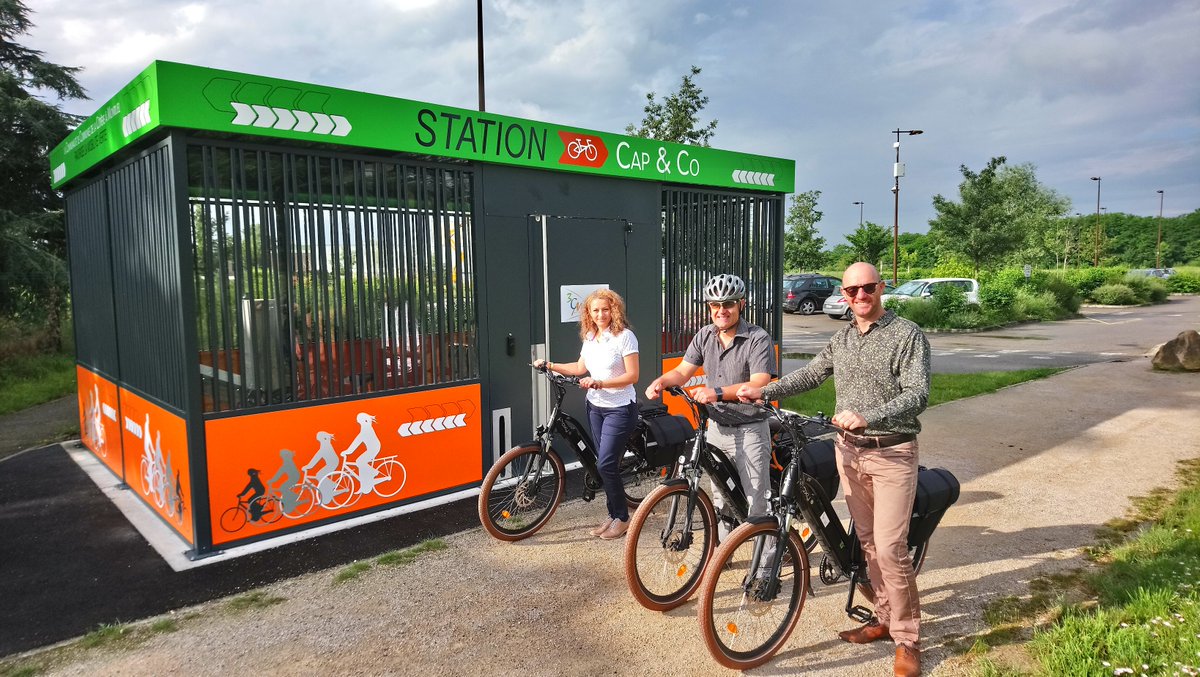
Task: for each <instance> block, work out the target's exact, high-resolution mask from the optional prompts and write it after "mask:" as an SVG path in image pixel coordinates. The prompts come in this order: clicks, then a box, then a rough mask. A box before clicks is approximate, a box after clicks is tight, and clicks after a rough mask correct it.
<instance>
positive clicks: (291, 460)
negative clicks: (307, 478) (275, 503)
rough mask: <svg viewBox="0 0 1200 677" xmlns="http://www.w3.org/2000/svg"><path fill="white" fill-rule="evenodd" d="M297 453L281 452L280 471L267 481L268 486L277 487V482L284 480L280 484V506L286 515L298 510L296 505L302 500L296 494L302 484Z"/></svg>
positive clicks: (281, 450)
mask: <svg viewBox="0 0 1200 677" xmlns="http://www.w3.org/2000/svg"><path fill="white" fill-rule="evenodd" d="M295 456H296V453H295V452H294V451H292V450H291V449H280V450H279V460H280V465H279V470H277V471H276V472H275V474H274V475H272V476H271V479H269V480H267V484H269V485H271V486H275V482H276V481H278V480H280V478H283V479H282V481H280V482H279V487H278V488H279V504H280V505H281V506H282V507H283V511H284V512H285V513H289V512H292V511H293V510H295V509H296V503H297V502H298V501H299V499H300V495H299V494H298V493H296V486H297V485H298V484H300V469H299V468H297V467H296V461H295Z"/></svg>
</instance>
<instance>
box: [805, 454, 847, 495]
mask: <svg viewBox="0 0 1200 677" xmlns="http://www.w3.org/2000/svg"><path fill="white" fill-rule="evenodd" d="M800 469H801V470H803V471H804V474H806V475H810V476H811V477H812V478H813V479H815V480H816V481H817V484H820V485H821V489H823V490H824V491H825V497H826V498H828V499H829V500H831V501H832V500H833V499H834V498H835V497H836V496H837V491H838V485H839V484H840V481H839V479H838V466H837V453H836V452H835V451H834V450H833V440H830V439H824V440H812V441H810V442H809V443H808V445H807V446H805V447H804V454H802V455H801V456H800Z"/></svg>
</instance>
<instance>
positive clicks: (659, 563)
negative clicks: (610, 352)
mask: <svg viewBox="0 0 1200 677" xmlns="http://www.w3.org/2000/svg"><path fill="white" fill-rule="evenodd" d="M666 392H668V393H671V394H672V395H677V396H679V397H682V398H683V399H684V401H686V402H687V403H688V405H689V406H690V407H691V408H692V411H693V412H694V413H695V416H696V421H697V422H698V425H697V432H696V437H695V439H694V440H693V441H692V446H691V451H690V452H689V453H688V454H687V455H686V456H684V457H682V458H681V459H680V460H681V462H682V464H681V466H680V468H679V472H678V474H677V475H676V476H675V477H673V478H672V479H670V480H668V481H666V482H664V483H663V484H662V486H660V487H658V488H656V489H655V490H654V491H652V492H650V494H649V495H648V496H646V498H645V500H643V501H642V504H641V506H639V507H638V509H637V512H635V513H634V514H633V517H632V518H631V519H630V521H629V531H628V532H627V533H626V534H625V539H626V540H625V582H626V583H627V584H628V585H629V591H630V592H631V593H633V597H634V599H636V600H637V601H638V603H639V604H641V605H642V606H644V607H646V608H647V609H651V610H653V611H667V610H669V609H673V608H675V607H677V606H679V605H680V604H683V603H684V602H686V601H687V600H688V598H689V597H691V595H692V593H694V592H695V591H696V588H697V587H698V586H699V585H700V576H701V574H702V573H703V572H704V567H705V564H706V563H707V562H708V560H709V557H710V556H711V555H712V552H713V549H714V548H715V545H716V542H717V533H716V531H715V529H716V527H717V520H721V521H722V522H724V523H725V524H727V525H728V526H729V528H730V529H733V528H735V527H736V526H737V525H739V524H741V523H742V522H743V521H745V519H746V515H747V511H748V507H749V503H748V501H747V498H746V492H745V490H744V489H743V488H742V483H741V479H740V477H739V475H738V472H737V468H736V467H735V466H734V464H733V462H732V461H730V460H729V457H728V456H726V455H725V453H724V452H723V451H721V450H720V449H718V448H717V447H715V446H713V445H711V444H709V443H708V442H707V440H706V431H707V428H708V408H707V407H706V406H705V405H703V404H700V403H699V402H697V401H696V400H694V399H692V396H691V395H689V394H688V392H687V391H686V390H684V389H683V388H681V387H678V386H676V387H673V388H668V389H667V390H666ZM792 455H793V454H792V450H791V447H790V445H789V444H788V443H787V442H785V441H781V440H779V439H776V440H775V441H774V442H773V443H772V467H773V468H778V469H779V470H780V471H782V470H783V468H784V466H783V465H781V461H782V463H783V464H786V463H788V461H789V460H790V459H791V457H792ZM830 472H832V477H833V479H834V482H835V485H834V489H832V490H833V491H835V490H836V479H837V468H836V466H833V467H831V468H828V469H827V471H826V472H825V473H824V474H823V475H822V476H825V477H826V478H828V476H829V473H830ZM771 474H772V482H771V483H772V491H773V492H777V491H778V488H779V484H778V482H779V479H780V478H781V477H782V473H781V472H779V473H777V472H775V471H774V470H773V471H772V473H771ZM703 475H708V477H709V478H711V479H712V480H713V484H714V485H715V486H716V487H717V490H718V491H719V492H721V495H722V496H723V497H724V499H725V507H724V509H723V510H722V512H721V514H717V512H716V510H715V509H714V508H713V503H712V499H711V498H710V497H709V495H708V494H707V493H706V492H705V490H704V489H703V488H702V487H701V486H700V478H701V477H702V476H703ZM805 537H806V538H809V539H810V540H809V542H808V545H809V547H811V546H813V545H815V543H816V540H815V539H814V538H812V537H811V534H805Z"/></svg>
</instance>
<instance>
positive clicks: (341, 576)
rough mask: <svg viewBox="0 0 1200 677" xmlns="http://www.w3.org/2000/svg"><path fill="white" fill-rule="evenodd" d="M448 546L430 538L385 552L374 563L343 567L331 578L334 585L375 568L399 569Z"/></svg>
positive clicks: (346, 581)
mask: <svg viewBox="0 0 1200 677" xmlns="http://www.w3.org/2000/svg"><path fill="white" fill-rule="evenodd" d="M448 547H449V546H448V545H446V542H445V541H443V540H442V539H440V538H431V539H429V540H428V541H422V542H420V543H418V544H416V545H414V546H412V547H411V548H404V549H403V550H392V551H390V552H385V553H383V554H382V555H380V556H379V557H376V558H375V561H374V562H370V561H358V562H355V563H353V564H351V565H349V566H347V567H343V568H342V569H341V570H340V571H338V572H337V574H335V575H334V577H333V582H334V583H335V584H340V583H348V582H350V581H352V580H354V579H356V578H359V577H360V576H362V575H363V574H365V573H367V572H368V571H370V570H371V569H372V568H373V567H375V566H387V567H399V566H404V565H406V564H411V563H412V562H415V561H416V560H417V558H419V557H420V556H421V555H424V554H425V553H430V552H437V551H439V550H445V549H446V548H448Z"/></svg>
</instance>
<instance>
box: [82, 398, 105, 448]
mask: <svg viewBox="0 0 1200 677" xmlns="http://www.w3.org/2000/svg"><path fill="white" fill-rule="evenodd" d="M101 410H102V407H101V405H100V386H98V385H93V386H92V392H90V393H88V402H87V406H86V407H84V410H83V418H84V421H85V427H84V429H83V434H84V435H85V436H86V437H87V439H89V440H91V442H92V444H93V445H95V447H96V448H95V452H96V454H98V455H99V456H100V458H107V457H108V446H107V444H105V441H104V421H103V420H101V416H102V415H103V414H102V413H101Z"/></svg>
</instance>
